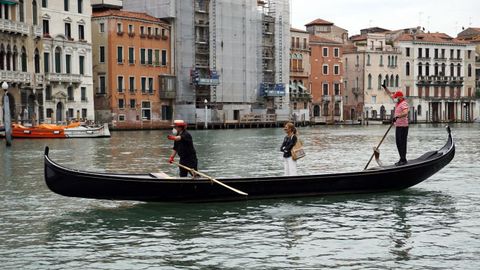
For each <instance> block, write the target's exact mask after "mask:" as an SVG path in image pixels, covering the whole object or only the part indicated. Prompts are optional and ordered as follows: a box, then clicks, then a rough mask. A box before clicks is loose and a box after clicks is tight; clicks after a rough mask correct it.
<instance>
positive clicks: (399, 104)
mask: <svg viewBox="0 0 480 270" xmlns="http://www.w3.org/2000/svg"><path fill="white" fill-rule="evenodd" d="M382 86H383V88H384V89H385V91H387V92H388V94H389V95H390V97H391V98H392V99H393V102H395V114H394V117H393V119H392V121H393V123H394V124H395V142H396V144H397V150H398V154H399V155H400V160H399V161H398V162H396V163H395V165H396V166H402V165H405V164H407V138H408V103H407V101H406V100H405V98H404V96H403V92H402V91H401V90H398V91H396V92H395V93H393V94H392V93H391V92H390V91H389V90H388V89H387V86H386V85H385V83H384V84H383V85H382Z"/></svg>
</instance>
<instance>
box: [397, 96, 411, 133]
mask: <svg viewBox="0 0 480 270" xmlns="http://www.w3.org/2000/svg"><path fill="white" fill-rule="evenodd" d="M404 110H407V112H408V103H407V101H405V100H402V101H400V102H399V103H397V104H396V105H395V116H399V115H400V114H402V112H403V111H404ZM395 126H396V127H408V114H407V115H406V116H404V117H400V118H398V119H397V121H395Z"/></svg>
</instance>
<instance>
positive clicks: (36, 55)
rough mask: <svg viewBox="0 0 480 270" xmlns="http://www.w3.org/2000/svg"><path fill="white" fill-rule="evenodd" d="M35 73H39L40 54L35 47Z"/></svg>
mask: <svg viewBox="0 0 480 270" xmlns="http://www.w3.org/2000/svg"><path fill="white" fill-rule="evenodd" d="M35 73H40V54H39V53H38V49H35Z"/></svg>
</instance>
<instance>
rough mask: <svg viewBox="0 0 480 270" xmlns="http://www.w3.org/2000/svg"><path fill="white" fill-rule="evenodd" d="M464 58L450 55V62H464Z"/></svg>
mask: <svg viewBox="0 0 480 270" xmlns="http://www.w3.org/2000/svg"><path fill="white" fill-rule="evenodd" d="M462 61H463V59H462V58H454V57H450V62H462Z"/></svg>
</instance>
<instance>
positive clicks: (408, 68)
mask: <svg viewBox="0 0 480 270" xmlns="http://www.w3.org/2000/svg"><path fill="white" fill-rule="evenodd" d="M405 75H407V76H410V62H407V63H406V64H405ZM420 76H421V74H420Z"/></svg>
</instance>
